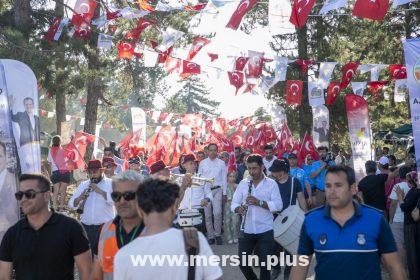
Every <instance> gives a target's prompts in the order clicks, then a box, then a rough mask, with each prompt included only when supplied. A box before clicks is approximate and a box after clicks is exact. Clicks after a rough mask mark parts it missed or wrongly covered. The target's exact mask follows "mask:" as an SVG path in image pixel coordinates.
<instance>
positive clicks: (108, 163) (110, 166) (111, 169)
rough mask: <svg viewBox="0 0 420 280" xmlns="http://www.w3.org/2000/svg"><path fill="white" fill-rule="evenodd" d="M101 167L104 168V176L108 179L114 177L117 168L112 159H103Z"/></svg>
mask: <svg viewBox="0 0 420 280" xmlns="http://www.w3.org/2000/svg"><path fill="white" fill-rule="evenodd" d="M102 165H103V167H104V168H105V170H104V174H105V176H106V177H108V178H112V177H113V176H114V175H115V170H116V168H117V166H118V165H117V164H116V163H115V161H114V159H113V158H110V157H104V158H103V159H102Z"/></svg>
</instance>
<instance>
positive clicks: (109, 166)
mask: <svg viewBox="0 0 420 280" xmlns="http://www.w3.org/2000/svg"><path fill="white" fill-rule="evenodd" d="M104 167H105V168H112V167H114V165H112V164H106V165H104Z"/></svg>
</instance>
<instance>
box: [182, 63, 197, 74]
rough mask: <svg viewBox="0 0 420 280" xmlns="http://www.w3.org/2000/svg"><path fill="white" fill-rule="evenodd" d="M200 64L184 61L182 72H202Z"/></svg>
mask: <svg viewBox="0 0 420 280" xmlns="http://www.w3.org/2000/svg"><path fill="white" fill-rule="evenodd" d="M200 73H201V68H200V65H199V64H197V63H194V62H191V61H188V60H183V61H182V73H181V74H200Z"/></svg>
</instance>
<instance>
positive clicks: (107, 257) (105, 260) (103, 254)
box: [98, 221, 119, 280]
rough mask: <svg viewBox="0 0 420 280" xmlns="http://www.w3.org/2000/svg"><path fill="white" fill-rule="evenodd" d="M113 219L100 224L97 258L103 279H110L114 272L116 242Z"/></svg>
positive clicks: (116, 250)
mask: <svg viewBox="0 0 420 280" xmlns="http://www.w3.org/2000/svg"><path fill="white" fill-rule="evenodd" d="M115 232H116V226H115V224H114V223H113V221H110V222H107V223H105V224H104V225H103V226H102V229H101V233H100V236H99V243H98V259H99V263H100V264H101V266H102V271H103V273H104V280H108V279H112V278H113V273H114V257H115V255H116V254H117V252H118V250H119V248H118V242H117V236H116V234H115Z"/></svg>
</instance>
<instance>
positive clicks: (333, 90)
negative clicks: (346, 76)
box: [325, 82, 341, 105]
mask: <svg viewBox="0 0 420 280" xmlns="http://www.w3.org/2000/svg"><path fill="white" fill-rule="evenodd" d="M340 92H341V87H340V83H339V82H331V83H330V84H329V85H328V89H327V100H326V101H325V104H326V105H333V104H334V101H335V99H336V98H337V97H338V96H339V95H340Z"/></svg>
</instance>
